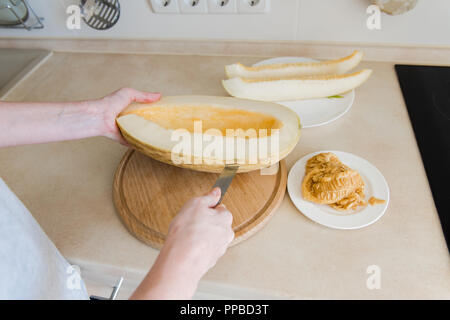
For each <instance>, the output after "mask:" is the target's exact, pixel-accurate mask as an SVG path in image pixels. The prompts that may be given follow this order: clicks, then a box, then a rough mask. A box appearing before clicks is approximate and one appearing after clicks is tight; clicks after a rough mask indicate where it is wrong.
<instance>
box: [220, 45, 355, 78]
mask: <svg viewBox="0 0 450 320" xmlns="http://www.w3.org/2000/svg"><path fill="white" fill-rule="evenodd" d="M363 56H364V54H363V53H362V52H361V51H357V50H356V51H354V52H353V53H352V54H351V55H349V56H347V57H344V58H341V59H337V60H329V61H320V62H297V63H278V64H268V65H261V66H255V67H247V66H244V65H243V64H241V63H235V64H230V65H227V66H225V73H226V75H227V77H228V78H236V77H239V78H247V79H264V78H292V77H299V76H306V75H327V74H344V73H347V72H349V71H350V70H352V69H354V68H355V67H356V66H357V65H358V64H359V63H360V62H361V60H362V58H363Z"/></svg>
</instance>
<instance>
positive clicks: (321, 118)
mask: <svg viewBox="0 0 450 320" xmlns="http://www.w3.org/2000/svg"><path fill="white" fill-rule="evenodd" d="M315 61H317V60H314V59H310V58H302V57H280V58H273V59H268V60H263V61H260V62H258V63H256V64H254V65H253V66H254V67H256V66H262V65H266V64H273V63H296V62H315ZM341 96H342V98H318V99H308V100H295V101H280V102H277V103H279V104H282V105H284V106H286V107H288V108H290V109H292V110H293V111H295V112H296V113H297V114H298V116H299V117H300V122H301V124H302V128H311V127H317V126H322V125H324V124H328V123H330V122H332V121H334V120H336V119H339V118H340V117H342V116H343V115H344V114H345V113H346V112H347V111H348V110H350V108H351V107H352V104H353V100H355V90H352V91H350V92H348V93H346V94H341Z"/></svg>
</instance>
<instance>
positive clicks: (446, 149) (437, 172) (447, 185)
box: [395, 65, 450, 248]
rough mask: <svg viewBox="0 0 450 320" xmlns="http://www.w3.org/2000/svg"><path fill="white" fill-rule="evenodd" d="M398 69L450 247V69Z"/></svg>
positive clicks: (427, 67)
mask: <svg viewBox="0 0 450 320" xmlns="http://www.w3.org/2000/svg"><path fill="white" fill-rule="evenodd" d="M395 70H396V72H397V77H398V80H399V82H400V86H401V89H402V93H403V98H404V100H405V103H406V107H407V109H408V113H409V118H410V120H411V124H412V127H413V129H414V134H415V136H416V140H417V145H418V146H419V150H420V154H421V156H422V161H423V164H424V167H425V171H426V173H427V177H428V182H429V183H430V188H431V192H432V193H433V199H434V203H435V205H436V209H437V211H438V214H439V219H440V221H441V225H442V229H443V231H444V236H445V240H446V242H447V248H450V230H449V229H450V67H435V66H408V65H396V66H395Z"/></svg>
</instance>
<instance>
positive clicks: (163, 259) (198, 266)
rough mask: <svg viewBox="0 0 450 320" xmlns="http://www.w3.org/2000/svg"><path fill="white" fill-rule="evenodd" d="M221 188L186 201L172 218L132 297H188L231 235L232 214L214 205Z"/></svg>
mask: <svg viewBox="0 0 450 320" xmlns="http://www.w3.org/2000/svg"><path fill="white" fill-rule="evenodd" d="M219 199H220V189H219V188H215V189H213V190H211V191H210V192H209V193H208V194H206V195H204V196H201V197H198V198H193V199H191V200H189V201H188V202H186V203H185V204H184V206H183V207H182V208H181V209H180V211H179V213H178V214H177V216H176V217H175V218H174V219H173V220H172V222H171V224H170V227H169V232H168V235H167V237H166V241H165V243H164V246H163V248H162V249H161V252H160V253H159V255H158V258H157V259H156V261H155V263H154V264H153V267H152V268H151V270H150V272H149V273H148V274H147V276H146V278H145V279H144V281H142V283H141V284H140V285H139V287H138V288H137V289H136V291H135V292H134V294H133V295H132V297H131V298H132V299H190V298H192V296H193V295H194V293H195V291H196V289H197V285H198V282H199V281H200V279H201V277H203V275H204V274H205V273H206V272H207V271H208V270H209V269H210V268H211V267H213V266H214V265H215V264H216V262H217V260H218V259H219V258H220V257H221V256H222V255H223V254H224V253H225V251H226V249H227V247H228V245H229V244H230V243H231V241H232V240H233V238H234V232H233V229H232V228H231V223H232V222H233V216H232V215H231V213H230V212H229V211H228V210H227V209H226V208H225V206H224V205H219V206H217V207H215V205H216V204H217V202H218V201H219Z"/></svg>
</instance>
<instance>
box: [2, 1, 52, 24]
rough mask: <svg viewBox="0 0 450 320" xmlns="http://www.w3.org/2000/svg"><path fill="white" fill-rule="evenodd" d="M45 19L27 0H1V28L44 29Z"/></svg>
mask: <svg viewBox="0 0 450 320" xmlns="http://www.w3.org/2000/svg"><path fill="white" fill-rule="evenodd" d="M43 20H44V18H42V17H39V16H38V15H37V14H36V12H35V11H34V10H33V8H32V7H31V5H30V4H29V3H28V1H27V0H0V28H12V29H20V28H23V29H26V30H28V31H30V30H33V29H42V28H44V25H43V24H42V21H43Z"/></svg>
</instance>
